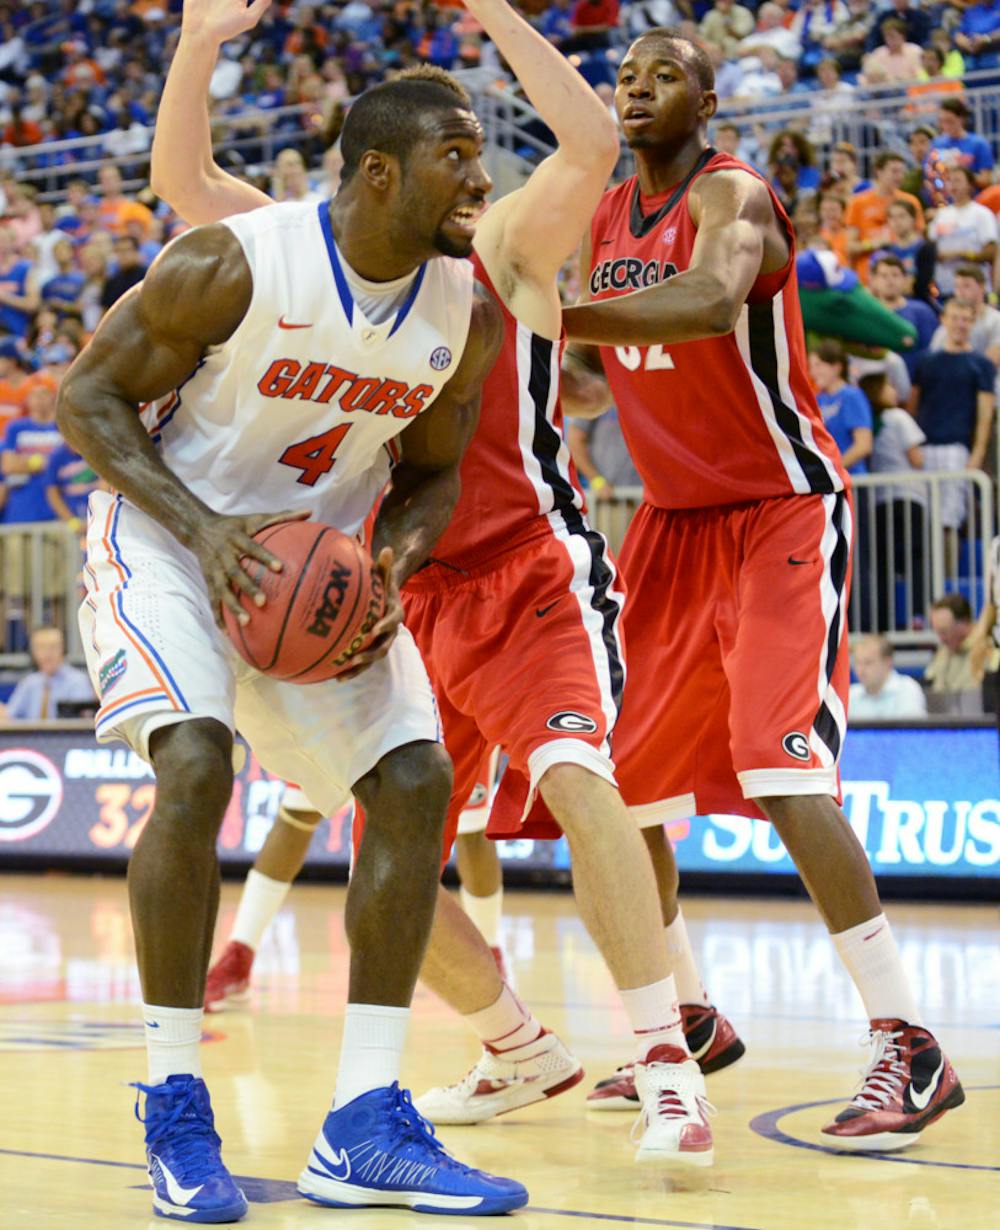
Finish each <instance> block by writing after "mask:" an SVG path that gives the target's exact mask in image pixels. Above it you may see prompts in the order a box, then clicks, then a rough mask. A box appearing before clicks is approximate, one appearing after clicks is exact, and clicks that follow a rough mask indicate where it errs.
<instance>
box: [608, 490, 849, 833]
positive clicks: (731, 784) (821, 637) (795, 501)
mask: <svg viewBox="0 0 1000 1230" xmlns="http://www.w3.org/2000/svg"><path fill="white" fill-rule="evenodd" d="M851 526H852V510H851V502H850V498H849V497H848V496H847V495H846V494H844V493H840V494H837V495H815V496H790V497H788V498H786V499H771V500H762V501H760V502H758V503H753V504H739V505H734V506H731V507H722V508H706V509H684V510H680V511H677V510H666V509H661V508H654V507H653V506H651V505H649V504H643V505H642V507H641V508H640V509H639V511H638V513H637V514H636V516H635V519H634V520H633V522H632V524H631V526H630V527H629V531H628V534H627V535H626V539H625V544H624V546H623V549H622V557H621V570H622V575H623V576H624V577H625V580H626V583H627V585H628V592H629V599H628V603H627V604H626V607H625V615H624V631H625V641H626V644H627V646H628V653H629V672H628V686H627V687H626V689H625V699H624V703H623V707H622V715H621V719H620V721H619V723H618V727H617V731H616V735H615V763H616V766H617V776H618V783H619V787H620V788H621V791H622V795H623V796H624V798H625V801H626V803H628V804H629V806H630V807H632V808H633V809H634V811H635V813H636V817H637V819H638V821H639V823H640V825H652V824H659V823H662V822H663V821H665V820H670V819H676V818H679V817H683V816H690V815H704V814H706V813H710V812H722V813H726V812H729V813H734V814H737V815H745V816H756V817H760V816H762V814H763V813H762V812H761V811H760V810H759V809H758V808H757V807H756V806H755V805H754V803H753V802H752V800H753V799H759V798H768V797H774V796H782V795H798V794H802V795H805V794H825V795H833V796H834V797H837V796H838V795H839V790H840V782H839V773H838V762H839V758H840V749H841V744H842V742H843V738H844V730H845V727H846V724H847V716H846V706H847V690H848V684H849V672H850V668H849V663H848V650H847V624H846V613H847V600H848V586H849V576H850V554H851V552H850V543H851Z"/></svg>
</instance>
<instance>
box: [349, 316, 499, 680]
mask: <svg viewBox="0 0 1000 1230" xmlns="http://www.w3.org/2000/svg"><path fill="white" fill-rule="evenodd" d="M502 340H503V317H502V316H501V314H500V309H499V308H498V307H497V305H496V303H495V302H494V300H493V299H492V298H490V297H489V296H487V295H486V294H485V293H477V298H476V301H475V304H474V305H473V309H472V323H471V325H470V327H469V338H468V341H467V342H466V344H465V350H464V352H463V354H462V361H461V362H460V363H459V365H458V369H457V370H456V372H455V374H454V375H453V376H452V378H451V379H450V380H449V381H448V383H447V384H446V385H445V387H444V388H443V389H442V390H441V392H440V393H439V394H438V396H437V397H436V398H435V400H434V403H433V405H432V406H431V408H430V409H429V410H425V411H424V413H423V414H421V415H419V416H418V417H417V418H416V419H414V421H413V422H412V423H411V424H410V426H409V427H407V428H406V430H405V431H404V432H403V433H402V435H401V436H400V437H399V443H400V446H401V449H402V457H401V459H400V461H399V463H398V464H397V465H396V466H395V467H394V468H393V471H392V482H391V485H390V487H389V490H388V491H387V493H386V495H385V498H384V499H383V500H382V504H381V506H380V508H379V511H378V516H377V517H376V518H375V529H374V532H373V534H372V554H373V555H374V556H375V557H376V559H377V561H378V566H379V569H380V570H381V572H382V578H383V582H384V584H385V593H386V608H385V614H384V615H383V617H382V619H381V620H380V621H379V623H378V624H377V625H376V626H375V628H374V629H373V630H372V640H371V642H370V644H369V645H368V647H367V649H365V650H363V651H362V652H360V653H357V654H355V655H354V657H353V659H352V661H353V662H354V663H355V665H354V666H353V667H352V669H351V670H350V671H346V672H344V673H343V674H341V675H339V676H338V678H339V679H351V678H353V677H354V676H355V675H357V674H359V673H360V672H361V671H363V670H364V669H365V668H366V667H367V666H370V665H371V663H372V662H374V661H375V660H376V659H377V658H380V657H382V656H383V655H384V654H386V653H387V652H388V649H389V646H390V645H391V644H392V640H393V638H394V637H395V635H396V632H397V630H398V628H399V625H400V624H401V623H402V622H403V606H402V603H401V601H400V597H399V587H400V586H401V585H403V584H404V583H405V582H406V580H407V579H408V578H409V577H411V576H412V575H413V574H414V573H415V572H416V571H417V569H418V568H420V567H421V566H422V565H423V564H425V563H426V562H427V560H428V558H429V557H430V554H431V551H432V549H433V547H434V544H435V543H436V542H437V540H438V539H439V538H440V537H441V535H442V533H444V529H445V526H447V524H448V522H449V520H450V519H451V514H452V512H453V511H454V508H455V505H456V504H457V503H458V497H459V494H460V492H461V481H460V479H459V467H460V466H461V464H462V457H463V455H464V454H465V450H466V447H467V446H468V443H469V441H470V440H471V439H472V433H473V432H474V431H475V430H476V424H477V423H478V422H479V397H480V393H481V391H482V385H483V381H484V380H485V379H486V377H487V376H488V375H489V372H490V368H491V367H492V366H493V364H494V362H495V360H496V357H497V354H498V353H499V351H500V343H501V342H502Z"/></svg>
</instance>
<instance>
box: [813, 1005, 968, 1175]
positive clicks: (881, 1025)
mask: <svg viewBox="0 0 1000 1230" xmlns="http://www.w3.org/2000/svg"><path fill="white" fill-rule="evenodd" d="M870 1041H871V1043H872V1045H873V1046H874V1048H875V1053H874V1055H873V1057H872V1061H871V1063H870V1064H869V1065H868V1070H867V1071H866V1072H865V1075H864V1079H863V1081H862V1084H861V1089H860V1091H859V1092H858V1093H857V1094H856V1095H855V1096H854V1098H853V1099H852V1100H851V1102H850V1104H849V1105H848V1106H847V1107H845V1109H844V1110H842V1111H841V1112H840V1114H839V1115H838V1116H837V1117H836V1119H834V1121H833V1122H832V1123H828V1124H827V1125H826V1127H825V1128H823V1132H822V1135H823V1139H824V1140H826V1141H827V1142H828V1143H829V1144H831V1145H833V1146H835V1147H836V1148H837V1149H845V1150H849V1151H850V1152H853V1153H857V1152H865V1151H867V1150H871V1151H872V1152H875V1153H883V1152H889V1151H890V1150H893V1149H905V1148H906V1146H907V1145H912V1144H913V1143H914V1142H915V1141H917V1140H919V1139H920V1133H921V1132H922V1131H923V1129H924V1128H925V1127H928V1126H929V1125H930V1124H932V1123H933V1122H934V1121H935V1120H936V1119H939V1118H940V1117H941V1116H942V1115H943V1114H944V1113H945V1111H949V1110H954V1108H955V1107H956V1106H961V1105H962V1103H963V1102H964V1101H965V1093H964V1092H963V1090H962V1086H961V1085H960V1084H959V1083H958V1077H957V1076H956V1075H955V1069H954V1068H953V1067H952V1066H951V1064H950V1063H949V1062H948V1057H947V1056H946V1055H945V1053H944V1051H942V1050H941V1047H940V1046H939V1045H938V1043H937V1040H936V1039H935V1037H934V1035H933V1034H931V1033H929V1032H928V1031H927V1030H926V1029H924V1028H923V1026H919V1025H907V1024H906V1022H905V1021H898V1020H881V1021H872V1023H871V1037H870Z"/></svg>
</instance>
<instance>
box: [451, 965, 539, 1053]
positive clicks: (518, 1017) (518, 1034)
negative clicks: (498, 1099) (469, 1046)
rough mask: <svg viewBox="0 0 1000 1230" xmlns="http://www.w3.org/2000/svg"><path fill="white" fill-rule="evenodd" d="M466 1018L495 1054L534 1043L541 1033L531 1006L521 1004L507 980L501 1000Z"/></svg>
mask: <svg viewBox="0 0 1000 1230" xmlns="http://www.w3.org/2000/svg"><path fill="white" fill-rule="evenodd" d="M465 1019H466V1021H468V1023H469V1026H470V1027H471V1028H472V1029H474V1030H475V1032H476V1035H477V1037H478V1038H479V1039H480V1041H481V1042H482V1044H483V1045H484V1046H485V1047H487V1048H488V1049H489V1050H491V1051H492V1052H493V1053H494V1054H495V1055H503V1054H506V1053H507V1052H508V1051H515V1050H517V1048H518V1047H519V1046H525V1045H526V1044H527V1043H528V1042H534V1041H535V1039H536V1038H537V1037H538V1036H539V1035H540V1034H541V1032H542V1027H541V1025H539V1023H538V1022H537V1021H536V1020H535V1018H534V1017H533V1016H532V1014H531V1009H530V1008H526V1007H525V1005H524V1004H522V1003H521V1001H520V1000H519V999H518V998H517V996H516V995H515V994H514V992H513V991H512V990H511V989H510V987H509V986H507V984H506V983H504V985H503V990H502V991H501V992H500V997H499V999H497V1000H496V1001H495V1002H494V1003H492V1004H490V1006H489V1007H488V1008H482V1009H480V1011H479V1012H470V1013H468V1014H467V1015H466V1017H465Z"/></svg>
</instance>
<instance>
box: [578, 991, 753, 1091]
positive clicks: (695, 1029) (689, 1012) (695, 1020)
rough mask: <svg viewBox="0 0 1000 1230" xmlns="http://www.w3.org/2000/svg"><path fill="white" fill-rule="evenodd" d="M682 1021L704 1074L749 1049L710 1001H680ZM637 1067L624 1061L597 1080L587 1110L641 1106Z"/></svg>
mask: <svg viewBox="0 0 1000 1230" xmlns="http://www.w3.org/2000/svg"><path fill="white" fill-rule="evenodd" d="M681 1021H682V1023H683V1026H684V1040H685V1041H686V1042H687V1044H688V1050H689V1051H690V1052H691V1058H692V1059H694V1060H696V1061H697V1063H698V1067H699V1068H701V1071H702V1074H703V1075H705V1076H707V1075H708V1073H709V1072H718V1071H720V1070H721V1069H722V1068H728V1067H729V1065H730V1064H731V1063H735V1062H736V1061H737V1059H739V1058H740V1056H741V1055H742V1054H743V1053H744V1051H745V1050H746V1047H745V1046H744V1045H743V1042H742V1041H741V1039H740V1037H739V1035H738V1034H737V1033H736V1030H735V1029H733V1027H732V1025H731V1024H730V1022H729V1021H728V1020H727V1019H726V1017H724V1016H723V1015H722V1013H721V1012H720V1011H719V1010H718V1008H714V1007H712V1005H711V1004H709V1005H705V1004H681ZM634 1066H635V1065H634V1064H631V1063H627V1064H624V1065H623V1066H622V1067H620V1068H619V1069H618V1071H617V1072H615V1074H614V1076H609V1077H607V1078H606V1079H604V1080H602V1081H598V1082H597V1084H596V1085H595V1086H594V1088H593V1089H592V1090H591V1091H590V1093H588V1094H587V1109H588V1110H636V1109H638V1106H639V1095H638V1094H637V1093H636V1091H635V1073H634Z"/></svg>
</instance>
